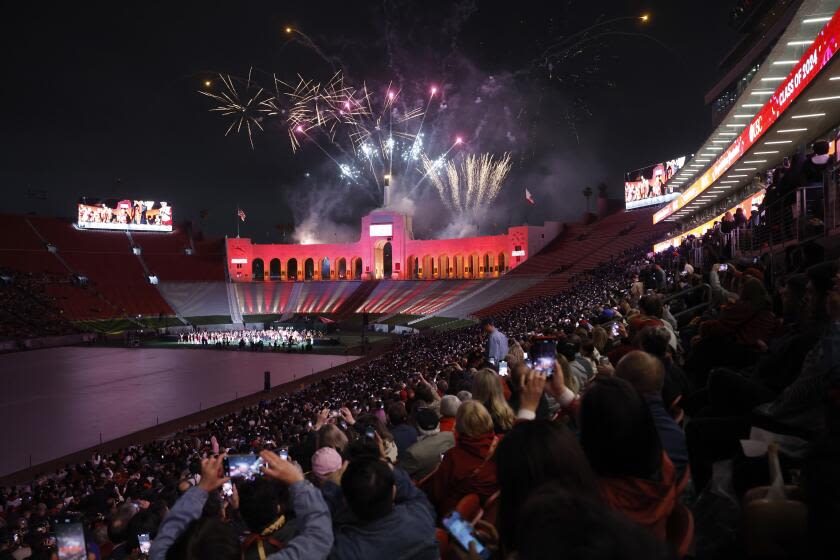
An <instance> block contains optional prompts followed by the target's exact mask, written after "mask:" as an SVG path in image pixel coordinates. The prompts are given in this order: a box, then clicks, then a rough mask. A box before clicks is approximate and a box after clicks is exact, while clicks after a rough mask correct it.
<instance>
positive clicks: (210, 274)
mask: <svg viewBox="0 0 840 560" xmlns="http://www.w3.org/2000/svg"><path fill="white" fill-rule="evenodd" d="M132 238H133V240H134V244H135V245H137V246H139V247H141V248H142V249H143V260H144V261H145V262H146V266H147V267H148V268H149V272H150V273H151V274H154V275H155V276H157V277H158V278H159V279H160V281H161V282H214V281H215V282H222V281H224V279H225V269H224V240H222V239H216V240H212V241H204V242H201V243H196V244H195V247H194V249H195V250H194V253H193V254H192V255H188V254H186V252H185V251H186V249H188V248H191V246H190V240H189V238H188V237H187V235H186V234H185V233H184V232H182V231H180V230H178V231H174V232H172V233H171V234H170V233H163V234H160V233H133V234H132Z"/></svg>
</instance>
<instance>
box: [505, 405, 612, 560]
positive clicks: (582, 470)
mask: <svg viewBox="0 0 840 560" xmlns="http://www.w3.org/2000/svg"><path fill="white" fill-rule="evenodd" d="M496 468H497V469H498V477H499V489H500V490H501V498H500V503H499V518H498V520H497V526H498V528H499V533H500V535H501V539H502V545H503V547H504V550H505V551H506V552H508V553H510V552H513V551H516V550H517V549H518V548H519V543H518V542H517V535H518V534H519V533H520V527H519V520H520V519H521V516H522V506H523V504H524V503H525V502H526V500H527V499H528V497H529V496H531V495H532V494H533V493H534V491H535V490H536V489H537V488H538V487H540V486H542V485H543V484H546V483H549V482H553V483H554V484H556V485H557V486H558V487H560V488H564V489H566V490H568V491H570V492H574V493H576V494H578V495H581V496H585V497H587V498H589V499H593V500H600V498H599V495H598V486H597V483H596V481H595V475H594V474H593V473H592V469H591V468H590V467H589V463H588V462H587V460H586V455H585V454H584V453H583V449H581V447H580V444H579V443H578V441H577V438H576V437H575V435H574V434H573V433H572V431H571V430H569V429H568V428H567V427H566V426H564V425H563V424H561V423H559V422H552V421H548V420H535V421H533V422H521V423H519V424H517V425H516V426H515V427H514V428H513V430H511V432H510V433H509V434H508V435H507V436H506V437H505V438H504V440H502V442H501V444H499V451H498V453H497V454H496Z"/></svg>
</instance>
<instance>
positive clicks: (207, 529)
mask: <svg viewBox="0 0 840 560" xmlns="http://www.w3.org/2000/svg"><path fill="white" fill-rule="evenodd" d="M260 457H261V458H262V459H263V461H264V466H263V475H264V476H265V477H267V478H269V479H272V480H276V481H278V482H281V483H283V484H286V485H288V487H289V493H290V494H291V498H292V506H293V507H294V510H295V512H296V514H297V519H298V523H299V530H298V535H297V536H295V537H294V538H292V539H291V540H290V541H289V542H288V543H285V546H284V547H283V548H282V549H281V550H280V551H278V552H275V553H273V554H271V555H270V556H267V557H266V560H292V559H297V558H326V557H327V555H328V554H329V553H330V549H331V548H332V544H333V531H332V520H331V519H330V512H329V508H328V507H327V504H326V502H324V498H323V497H322V496H321V493H320V492H319V491H318V489H317V488H315V487H314V486H313V485H312V484H311V483H310V482H308V481H306V480H305V479H304V478H303V473H302V472H301V471H300V469H299V468H298V467H297V466H296V465H295V464H294V463H291V462H290V461H284V460H283V459H281V458H280V457H278V456H277V455H276V454H275V453H272V452H271V451H263V452H262V453H260ZM223 465H224V455H217V456H213V457H209V458H207V459H203V460H202V461H201V482H199V484H198V486H196V487H194V488H191V489H190V490H188V491H187V492H186V493H185V494H184V495H183V496H181V497H180V498H179V499H178V501H177V502H175V505H174V506H173V508H172V510H171V511H170V512H169V514H168V515H167V516H166V518H164V520H163V523H162V524H161V526H160V528H159V529H158V533H157V536H156V537H155V540H154V542H152V548H151V552H150V555H149V557H150V558H151V559H152V560H165V559H166V555H167V552H168V551H169V549H170V548H171V547H172V546H173V545H174V544H175V542H176V540H178V539H179V537H181V536H182V535H183V534H184V533H185V531H187V528H188V526H190V524H191V523H192V522H193V521H196V520H198V519H200V518H201V512H202V510H203V509H204V504H205V503H206V502H207V497H208V496H209V494H210V492H215V491H218V490H219V488H221V486H222V485H223V484H224V483H225V482H227V481H228V480H229V478H227V477H225V476H224V473H223ZM187 539H188V542H187V546H188V547H189V548H191V549H193V550H196V551H201V550H204V549H206V548H212V550H213V553H214V557H215V558H219V559H221V558H231V559H234V558H236V559H238V558H241V554H242V552H241V549H240V544H239V538H238V536H237V535H236V532H235V531H234V530H233V529H231V528H230V526H229V525H225V524H223V523H221V522H220V521H219V520H217V519H202V520H201V521H199V524H198V526H194V527H192V528H191V532H190V534H189V535H187Z"/></svg>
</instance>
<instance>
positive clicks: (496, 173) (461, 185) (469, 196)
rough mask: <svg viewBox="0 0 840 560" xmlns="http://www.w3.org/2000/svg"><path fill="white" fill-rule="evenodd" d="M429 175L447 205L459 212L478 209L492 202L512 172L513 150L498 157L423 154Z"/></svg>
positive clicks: (486, 155)
mask: <svg viewBox="0 0 840 560" xmlns="http://www.w3.org/2000/svg"><path fill="white" fill-rule="evenodd" d="M421 161H422V163H423V168H424V169H425V170H426V175H427V176H428V177H429V178H430V179H431V181H432V183H433V184H434V185H435V188H436V189H437V191H438V195H439V196H440V199H441V201H442V202H443V203H444V204H445V205H446V207H447V208H449V209H450V210H452V211H453V212H456V213H458V214H468V213H475V212H477V211H478V210H480V209H482V208H485V207H487V206H489V205H490V203H491V202H493V200H495V199H496V197H497V196H498V195H499V192H501V190H502V185H503V184H504V181H505V178H507V175H508V173H509V172H510V167H511V160H510V154H508V153H505V154H502V156H501V157H500V158H499V159H498V160H496V159H494V157H493V156H492V155H491V154H481V155H477V154H468V155H466V156H463V157H462V158H459V160H450V161H441V160H440V159H438V160H432V159H429V158H428V157H426V156H425V155H424V156H422V157H421Z"/></svg>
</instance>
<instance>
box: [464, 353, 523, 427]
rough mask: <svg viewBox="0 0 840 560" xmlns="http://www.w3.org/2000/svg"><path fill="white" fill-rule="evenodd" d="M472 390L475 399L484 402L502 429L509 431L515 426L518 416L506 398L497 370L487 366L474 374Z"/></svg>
mask: <svg viewBox="0 0 840 560" xmlns="http://www.w3.org/2000/svg"><path fill="white" fill-rule="evenodd" d="M471 392H472V396H473V400H476V401H478V402H480V403H482V404H484V406H485V408H487V412H489V413H490V416H491V417H492V418H494V419H495V422H496V423H497V424H498V427H499V428H500V429H501V430H504V431H507V430H510V429H511V428H513V422H514V420H516V416H515V415H514V413H513V409H512V408H511V407H510V405H509V404H508V403H507V401H506V400H505V396H504V394H503V393H502V383H501V379H500V378H499V376H498V375H497V374H496V372H495V371H493V370H492V369H486V368H485V369H482V370H481V371H478V372H476V374H475V375H474V376H473V384H472V391H471Z"/></svg>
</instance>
